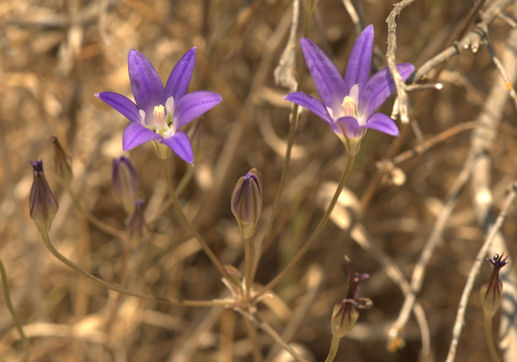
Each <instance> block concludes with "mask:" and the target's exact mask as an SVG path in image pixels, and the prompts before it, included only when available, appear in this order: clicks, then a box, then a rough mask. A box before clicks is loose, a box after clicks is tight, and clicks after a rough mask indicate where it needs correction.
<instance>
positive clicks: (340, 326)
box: [330, 256, 373, 338]
mask: <svg viewBox="0 0 517 362" xmlns="http://www.w3.org/2000/svg"><path fill="white" fill-rule="evenodd" d="M345 260H346V262H347V264H348V280H347V291H346V298H345V299H343V300H342V301H341V302H339V303H337V304H336V305H335V306H334V309H333V310H332V320H331V324H330V327H331V331H332V335H334V336H336V337H339V338H342V337H343V336H344V335H346V334H347V333H348V332H349V331H350V330H351V329H352V328H353V327H354V325H355V323H356V322H357V319H358V318H359V309H368V308H371V306H372V304H373V303H372V301H371V299H368V298H360V297H359V284H360V283H361V282H362V281H363V280H366V279H368V278H369V277H370V275H369V274H368V273H356V272H354V270H353V268H352V264H351V262H350V259H349V258H348V257H346V256H345Z"/></svg>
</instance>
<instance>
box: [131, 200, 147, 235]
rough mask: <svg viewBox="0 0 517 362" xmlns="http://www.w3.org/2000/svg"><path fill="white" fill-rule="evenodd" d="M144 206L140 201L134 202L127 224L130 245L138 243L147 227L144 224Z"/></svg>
mask: <svg viewBox="0 0 517 362" xmlns="http://www.w3.org/2000/svg"><path fill="white" fill-rule="evenodd" d="M144 206H145V203H144V202H143V201H142V200H137V201H136V202H135V205H134V211H133V214H132V215H131V217H130V218H129V222H128V224H127V228H128V231H129V238H130V240H131V241H132V243H136V242H138V241H140V240H141V239H142V237H143V236H144V231H145V228H146V226H147V224H146V223H145V216H144Z"/></svg>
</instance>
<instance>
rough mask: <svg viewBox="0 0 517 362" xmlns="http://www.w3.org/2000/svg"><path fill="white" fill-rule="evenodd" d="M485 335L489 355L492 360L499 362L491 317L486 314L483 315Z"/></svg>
mask: <svg viewBox="0 0 517 362" xmlns="http://www.w3.org/2000/svg"><path fill="white" fill-rule="evenodd" d="M485 336H486V342H487V344H488V349H489V351H490V357H492V362H501V359H500V358H499V354H498V353H497V348H496V347H495V343H494V338H493V335H492V317H491V316H488V315H485Z"/></svg>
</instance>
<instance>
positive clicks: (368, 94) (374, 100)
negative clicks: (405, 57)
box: [359, 63, 415, 117]
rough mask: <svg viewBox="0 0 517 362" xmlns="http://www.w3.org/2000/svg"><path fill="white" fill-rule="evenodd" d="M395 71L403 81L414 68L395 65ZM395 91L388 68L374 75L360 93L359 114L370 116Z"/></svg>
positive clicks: (407, 64)
mask: <svg viewBox="0 0 517 362" xmlns="http://www.w3.org/2000/svg"><path fill="white" fill-rule="evenodd" d="M397 70H398V71H399V73H400V75H401V77H402V79H403V80H404V81H405V80H406V79H408V78H409V76H410V75H411V73H413V71H414V70H415V67H414V66H413V64H410V63H402V64H398V65H397ZM395 90H396V88H395V82H394V81H393V78H392V77H391V73H390V70H389V69H388V68H384V69H383V70H381V71H379V72H377V73H375V74H374V75H373V76H372V77H371V78H370V79H369V80H368V83H366V86H365V88H364V91H360V94H359V108H360V109H359V113H362V114H364V116H365V117H368V116H370V115H371V114H372V113H373V112H374V111H375V110H376V109H377V108H379V107H380V106H381V104H383V103H384V101H385V100H386V99H387V98H388V97H389V96H390V95H391V94H392V93H393V92H395Z"/></svg>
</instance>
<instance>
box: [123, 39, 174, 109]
mask: <svg viewBox="0 0 517 362" xmlns="http://www.w3.org/2000/svg"><path fill="white" fill-rule="evenodd" d="M127 63H128V70H129V80H130V81H131V88H132V89H133V95H134V97H135V101H136V105H137V107H138V108H139V109H143V110H144V111H145V113H148V112H150V111H152V109H153V108H154V106H157V105H160V104H164V103H165V96H164V92H163V85H162V81H161V80H160V77H159V76H158V73H156V70H155V69H154V67H153V65H152V64H151V62H150V61H149V60H147V58H146V57H145V56H144V55H143V54H142V53H140V52H139V51H138V50H134V49H131V50H130V51H129V54H128V59H127Z"/></svg>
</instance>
